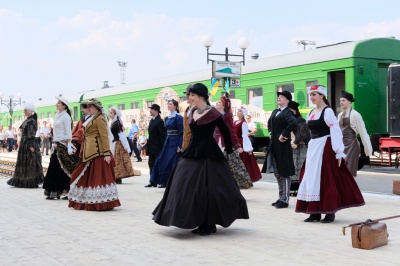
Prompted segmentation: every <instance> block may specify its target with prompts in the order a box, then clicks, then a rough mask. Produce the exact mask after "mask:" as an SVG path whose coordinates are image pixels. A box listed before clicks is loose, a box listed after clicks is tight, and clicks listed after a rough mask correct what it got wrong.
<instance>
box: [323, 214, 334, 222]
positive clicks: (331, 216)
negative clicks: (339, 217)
mask: <svg viewBox="0 0 400 266" xmlns="http://www.w3.org/2000/svg"><path fill="white" fill-rule="evenodd" d="M333 221H335V214H334V213H331V214H327V215H325V218H324V219H323V220H322V221H321V223H331V222H333Z"/></svg>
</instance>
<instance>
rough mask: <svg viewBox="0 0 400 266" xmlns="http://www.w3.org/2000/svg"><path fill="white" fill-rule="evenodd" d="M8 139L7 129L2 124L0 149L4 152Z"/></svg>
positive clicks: (0, 126) (0, 128)
mask: <svg viewBox="0 0 400 266" xmlns="http://www.w3.org/2000/svg"><path fill="white" fill-rule="evenodd" d="M6 139H7V137H6V130H5V129H4V128H3V126H2V125H0V150H1V151H3V152H4V149H7V144H6Z"/></svg>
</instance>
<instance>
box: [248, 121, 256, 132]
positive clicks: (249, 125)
mask: <svg viewBox="0 0 400 266" xmlns="http://www.w3.org/2000/svg"><path fill="white" fill-rule="evenodd" d="M247 127H248V128H249V131H253V130H254V129H255V128H256V124H254V122H253V121H250V122H248V123H247Z"/></svg>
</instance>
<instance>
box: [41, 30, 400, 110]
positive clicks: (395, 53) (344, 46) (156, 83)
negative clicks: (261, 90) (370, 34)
mask: <svg viewBox="0 0 400 266" xmlns="http://www.w3.org/2000/svg"><path fill="white" fill-rule="evenodd" d="M399 47H400V41H399V40H396V39H395V38H393V37H390V38H374V39H367V40H359V41H347V42H340V43H335V44H330V45H324V46H319V47H317V48H316V49H310V50H305V51H299V52H293V53H288V54H282V55H277V56H271V57H264V58H260V59H258V60H253V61H248V62H246V65H244V66H243V67H242V74H249V73H257V72H262V71H268V70H274V69H281V68H288V67H294V66H300V65H308V64H314V63H320V62H326V61H332V60H339V59H345V58H380V59H391V60H400V49H399ZM210 72H211V69H210V68H208V69H204V70H199V71H194V72H190V73H184V74H179V75H175V76H170V77H163V78H158V79H154V80H149V81H143V82H138V83H133V84H128V85H121V86H115V87H110V88H105V89H97V90H93V91H89V92H85V93H84V99H90V98H100V97H105V96H110V95H116V94H124V93H130V92H134V91H142V90H147V89H154V88H163V87H167V86H173V85H180V84H188V83H193V82H200V81H204V80H208V79H210V77H211V73H210ZM81 96H82V94H77V95H72V96H65V97H66V98H67V99H68V100H69V101H70V102H79V100H80V97H81ZM54 102H55V101H54V100H53V99H51V100H45V101H40V102H36V103H35V104H36V106H37V107H44V106H49V105H51V104H54Z"/></svg>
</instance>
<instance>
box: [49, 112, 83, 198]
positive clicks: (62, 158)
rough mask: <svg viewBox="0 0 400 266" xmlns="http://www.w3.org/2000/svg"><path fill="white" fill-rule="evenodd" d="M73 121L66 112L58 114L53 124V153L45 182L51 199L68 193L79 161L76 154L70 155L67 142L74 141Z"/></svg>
mask: <svg viewBox="0 0 400 266" xmlns="http://www.w3.org/2000/svg"><path fill="white" fill-rule="evenodd" d="M71 121H72V119H71V117H70V116H69V114H68V113H67V111H66V110H64V111H61V112H57V113H56V116H55V119H54V122H53V132H54V139H53V142H54V143H53V149H52V150H53V151H52V153H51V156H50V163H49V167H48V170H47V173H46V176H45V177H44V182H43V189H44V195H45V196H47V197H49V198H60V196H61V195H63V194H66V193H68V191H69V184H70V176H71V174H72V172H73V171H74V169H75V167H76V165H77V163H78V160H79V159H78V157H77V156H76V155H75V154H71V155H69V154H68V148H67V146H68V143H67V141H66V140H67V139H69V140H71V139H72V130H71Z"/></svg>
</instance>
